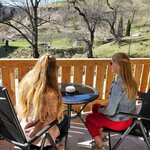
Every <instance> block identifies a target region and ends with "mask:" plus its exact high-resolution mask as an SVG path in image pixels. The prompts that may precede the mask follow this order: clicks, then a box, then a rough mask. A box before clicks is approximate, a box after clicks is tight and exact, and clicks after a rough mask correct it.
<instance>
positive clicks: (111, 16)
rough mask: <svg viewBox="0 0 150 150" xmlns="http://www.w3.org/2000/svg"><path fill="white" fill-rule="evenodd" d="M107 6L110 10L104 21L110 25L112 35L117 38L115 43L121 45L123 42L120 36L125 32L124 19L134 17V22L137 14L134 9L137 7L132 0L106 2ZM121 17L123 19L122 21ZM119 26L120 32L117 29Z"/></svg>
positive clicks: (107, 0)
mask: <svg viewBox="0 0 150 150" xmlns="http://www.w3.org/2000/svg"><path fill="white" fill-rule="evenodd" d="M106 4H107V6H108V9H107V11H106V12H105V16H104V18H103V21H104V22H105V23H107V24H108V25H109V27H110V33H111V34H112V35H113V37H114V38H115V42H117V43H119V44H120V43H121V41H122V40H121V38H122V36H120V35H121V34H122V33H121V34H120V32H123V28H122V27H121V26H123V21H124V20H123V18H124V19H127V20H128V19H129V17H132V21H133V19H134V16H135V12H136V11H135V9H134V8H135V5H134V3H133V1H132V0H126V1H122V0H113V1H111V0H106ZM120 17H122V20H121V18H120ZM119 20H120V21H119ZM124 22H125V21H124ZM117 24H118V25H117ZM119 24H120V25H119ZM121 24H122V25H121ZM118 26H120V29H119V30H120V31H119V32H118V28H117V27H118ZM121 30H122V31H121Z"/></svg>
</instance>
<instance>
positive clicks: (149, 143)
mask: <svg viewBox="0 0 150 150" xmlns="http://www.w3.org/2000/svg"><path fill="white" fill-rule="evenodd" d="M139 124H140V127H141V130H142V133H143V136H144V139H145V141H146V144H147V146H148V148H149V149H150V142H149V140H148V137H147V135H146V133H145V131H144V130H145V129H144V127H143V124H142V122H141V120H140V121H139Z"/></svg>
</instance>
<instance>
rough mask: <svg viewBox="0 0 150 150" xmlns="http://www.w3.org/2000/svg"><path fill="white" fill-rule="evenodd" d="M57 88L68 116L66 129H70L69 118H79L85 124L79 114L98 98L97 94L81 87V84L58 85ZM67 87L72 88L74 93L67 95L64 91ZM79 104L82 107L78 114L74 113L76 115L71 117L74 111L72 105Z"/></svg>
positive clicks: (89, 88) (84, 86) (93, 90)
mask: <svg viewBox="0 0 150 150" xmlns="http://www.w3.org/2000/svg"><path fill="white" fill-rule="evenodd" d="M58 86H59V89H60V91H61V93H62V99H63V103H64V104H66V105H67V114H68V118H69V121H68V128H70V119H71V118H76V117H79V118H80V119H81V121H82V122H83V123H84V124H85V121H84V119H83V118H82V114H81V113H82V111H83V110H84V108H85V107H86V106H87V105H88V103H90V102H92V101H94V100H96V99H97V98H98V96H99V94H98V92H97V91H96V90H95V89H94V88H93V87H90V86H87V85H83V84H73V83H70V84H64V83H60V84H59V85H58ZM67 86H74V87H75V89H76V91H75V92H74V93H67V92H66V91H65V88H66V87H67ZM79 104H83V107H82V108H81V109H80V111H79V112H76V111H75V112H76V115H75V116H74V117H72V116H71V111H74V110H73V109H72V105H79Z"/></svg>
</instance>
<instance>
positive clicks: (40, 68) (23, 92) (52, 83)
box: [17, 54, 63, 146]
mask: <svg viewBox="0 0 150 150" xmlns="http://www.w3.org/2000/svg"><path fill="white" fill-rule="evenodd" d="M17 112H18V116H19V118H21V126H22V128H23V131H24V132H25V135H26V137H27V139H30V138H32V137H33V136H34V135H35V134H36V133H38V131H40V130H41V129H42V128H43V127H44V126H46V125H48V124H49V123H51V122H52V121H53V120H55V119H58V120H59V121H60V120H61V119H62V117H63V116H62V97H61V93H60V91H59V89H58V81H57V62H56V59H55V58H54V57H52V56H49V55H48V54H46V55H44V56H42V57H41V58H40V59H39V60H38V61H37V63H36V65H35V66H34V67H33V69H32V70H30V71H29V73H27V74H26V75H25V77H24V78H23V79H22V81H21V82H20V83H19V105H18V107H17ZM49 132H50V134H51V135H52V137H53V139H54V140H55V139H56V138H57V137H58V136H59V135H60V130H59V128H58V126H57V125H55V126H53V127H52V128H51V129H50V131H49ZM41 140H42V137H41V138H39V139H38V140H37V141H36V142H35V143H34V144H35V145H38V146H39V145H40V143H41ZM46 145H49V143H46V144H45V146H46Z"/></svg>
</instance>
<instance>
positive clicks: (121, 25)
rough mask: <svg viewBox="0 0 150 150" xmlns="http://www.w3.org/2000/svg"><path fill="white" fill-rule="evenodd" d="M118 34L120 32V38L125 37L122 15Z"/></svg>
mask: <svg viewBox="0 0 150 150" xmlns="http://www.w3.org/2000/svg"><path fill="white" fill-rule="evenodd" d="M117 34H118V36H120V38H123V18H122V16H121V17H120V20H119V24H118V33H117Z"/></svg>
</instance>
